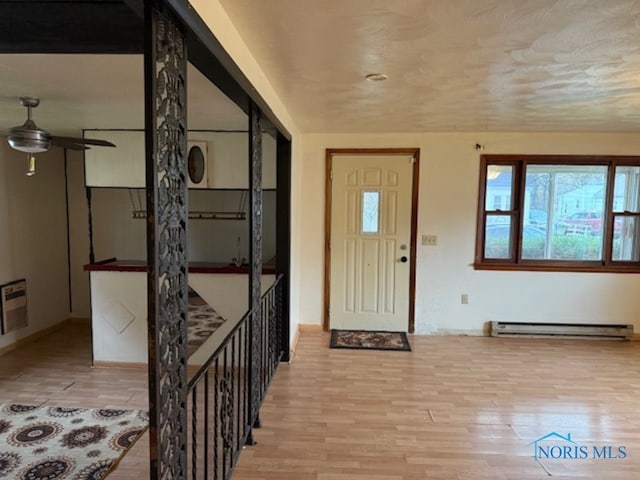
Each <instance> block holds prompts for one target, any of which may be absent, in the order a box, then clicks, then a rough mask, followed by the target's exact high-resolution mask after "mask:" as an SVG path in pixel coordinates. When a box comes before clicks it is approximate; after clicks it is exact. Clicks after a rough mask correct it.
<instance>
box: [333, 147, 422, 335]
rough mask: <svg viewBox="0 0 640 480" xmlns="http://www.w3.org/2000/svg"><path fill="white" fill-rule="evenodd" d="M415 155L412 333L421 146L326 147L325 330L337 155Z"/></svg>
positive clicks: (410, 274)
mask: <svg viewBox="0 0 640 480" xmlns="http://www.w3.org/2000/svg"><path fill="white" fill-rule="evenodd" d="M376 154H378V155H387V156H389V155H391V156H393V155H398V156H401V155H402V156H405V157H406V156H407V155H413V158H414V160H415V161H414V163H413V178H412V185H411V245H410V247H409V324H408V328H407V331H408V332H409V333H413V332H414V329H415V298H416V295H415V294H416V250H417V247H416V246H417V236H418V235H417V226H418V192H419V185H418V180H419V173H420V149H419V148H327V149H326V151H325V167H326V168H325V209H324V307H323V321H322V327H323V329H324V330H325V331H328V330H329V328H330V325H329V322H330V319H329V306H330V305H331V294H330V292H331V289H330V282H331V249H330V248H329V245H330V241H331V213H332V211H331V206H332V203H331V171H332V169H333V162H334V161H335V160H337V159H334V156H337V155H376Z"/></svg>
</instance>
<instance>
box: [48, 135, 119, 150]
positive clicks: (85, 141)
mask: <svg viewBox="0 0 640 480" xmlns="http://www.w3.org/2000/svg"><path fill="white" fill-rule="evenodd" d="M51 143H52V144H54V145H60V146H61V147H64V146H68V145H79V146H80V145H95V146H98V147H115V145H114V144H113V143H111V142H108V141H107V140H99V139H96V138H77V137H59V136H57V135H52V136H51Z"/></svg>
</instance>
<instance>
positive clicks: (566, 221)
mask: <svg viewBox="0 0 640 480" xmlns="http://www.w3.org/2000/svg"><path fill="white" fill-rule="evenodd" d="M606 182H607V167H606V166H600V165H595V166H592V165H527V167H526V172H525V191H524V209H523V224H524V227H523V232H522V258H523V259H541V260H542V259H546V260H577V261H581V260H601V259H602V245H603V227H604V205H605V198H606V190H607V189H606Z"/></svg>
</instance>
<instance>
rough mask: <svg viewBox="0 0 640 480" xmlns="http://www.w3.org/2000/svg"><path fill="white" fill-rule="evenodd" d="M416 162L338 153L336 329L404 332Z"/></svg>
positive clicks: (333, 279) (334, 186)
mask: <svg viewBox="0 0 640 480" xmlns="http://www.w3.org/2000/svg"><path fill="white" fill-rule="evenodd" d="M412 177H413V157H411V156H408V155H334V156H333V161H332V181H331V237H330V247H329V248H330V255H331V262H330V272H331V276H330V305H329V322H330V326H331V328H334V329H344V330H386V331H407V329H408V326H409V284H410V282H409V278H410V259H409V255H410V251H411V248H410V242H411V192H412V188H411V187H412Z"/></svg>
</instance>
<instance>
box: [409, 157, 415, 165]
mask: <svg viewBox="0 0 640 480" xmlns="http://www.w3.org/2000/svg"><path fill="white" fill-rule="evenodd" d="M409 161H410V162H411V164H412V165H413V164H414V163H416V157H411V159H410V160H409Z"/></svg>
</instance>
